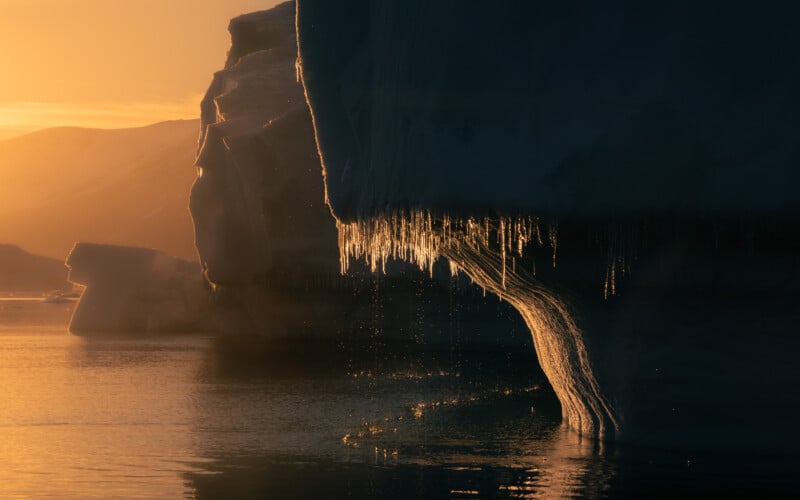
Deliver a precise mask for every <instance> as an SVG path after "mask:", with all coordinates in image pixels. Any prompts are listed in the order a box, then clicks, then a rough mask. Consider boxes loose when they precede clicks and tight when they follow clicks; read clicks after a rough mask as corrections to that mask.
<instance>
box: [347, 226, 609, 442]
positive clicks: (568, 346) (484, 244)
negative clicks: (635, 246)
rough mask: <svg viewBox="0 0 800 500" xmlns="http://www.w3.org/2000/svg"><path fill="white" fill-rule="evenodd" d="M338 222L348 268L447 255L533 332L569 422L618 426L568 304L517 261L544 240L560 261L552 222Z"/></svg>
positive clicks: (428, 263)
mask: <svg viewBox="0 0 800 500" xmlns="http://www.w3.org/2000/svg"><path fill="white" fill-rule="evenodd" d="M337 226H338V229H339V249H340V257H341V270H342V272H343V273H346V272H347V271H348V269H349V265H350V261H351V260H353V259H359V258H363V259H364V260H365V261H366V262H367V263H368V264H369V265H370V267H371V269H372V270H373V271H377V270H378V269H381V270H385V265H386V262H387V260H388V259H390V258H392V259H402V260H406V261H409V262H411V263H414V264H416V265H417V266H419V268H420V269H421V270H423V271H427V272H428V273H430V274H432V273H433V266H434V263H435V262H436V261H437V260H439V259H440V258H445V259H447V261H448V262H449V264H450V271H451V273H452V274H453V275H455V274H457V273H458V271H462V272H464V273H465V274H466V275H467V276H468V277H469V278H470V279H471V280H472V281H473V282H475V283H476V284H477V285H479V286H481V287H483V288H484V290H488V291H490V292H492V293H494V294H496V295H498V296H499V297H500V298H501V299H502V300H505V301H507V302H508V303H509V304H511V305H512V306H513V307H514V308H516V309H517V310H518V311H519V313H520V314H521V315H522V317H523V319H524V320H525V322H526V324H527V326H528V328H529V329H530V331H531V335H532V336H533V342H534V346H535V349H536V355H537V357H538V359H539V364H540V365H541V367H542V370H543V371H544V373H545V375H546V376H547V378H548V379H549V381H550V383H551V385H552V387H553V390H554V391H555V393H556V396H557V397H558V399H559V401H560V402H561V408H562V417H563V421H564V423H565V424H566V425H567V426H569V427H570V428H572V429H574V430H575V431H577V432H579V433H580V434H583V435H588V436H597V437H608V436H610V435H611V434H612V433H618V432H619V431H620V417H619V415H618V411H617V410H616V409H615V408H614V407H613V406H612V405H611V404H610V403H609V402H608V401H607V400H606V398H605V397H604V396H603V394H602V393H601V390H600V387H599V385H598V383H597V380H596V377H595V375H594V372H593V370H592V366H591V363H590V361H589V358H588V355H587V352H586V346H585V344H584V342H583V337H582V334H581V331H580V329H579V328H578V326H577V325H576V324H575V321H574V320H573V318H572V316H571V314H570V311H569V308H568V307H567V305H566V304H565V303H564V302H563V301H562V300H561V299H560V298H559V297H558V296H556V295H555V294H554V293H553V292H551V291H550V290H548V289H546V288H545V287H543V286H542V285H541V284H539V283H538V282H537V281H536V280H535V279H534V278H533V276H531V275H530V274H529V273H527V272H526V271H525V269H524V267H523V266H517V264H516V261H517V259H523V258H524V257H525V253H524V252H525V247H526V246H528V245H529V244H531V243H533V244H536V245H539V246H544V245H545V240H546V241H547V244H548V245H549V246H550V248H551V249H552V265H553V266H555V265H556V256H557V246H558V238H557V227H556V226H555V225H554V224H550V225H549V226H548V227H547V228H546V231H545V230H543V228H542V223H541V221H540V220H539V219H537V218H522V217H518V218H508V217H501V218H499V219H490V218H488V217H486V218H483V219H480V220H479V219H475V218H466V219H454V218H450V217H446V216H445V217H441V218H435V217H433V216H432V215H431V214H430V213H427V212H422V211H414V212H411V213H410V214H393V215H390V216H386V217H377V218H372V219H369V220H363V221H357V222H353V223H343V222H341V221H338V222H337ZM545 232H546V236H547V237H546V238H543V234H544V233H545ZM533 269H534V272H535V262H533ZM610 275H611V276H612V277H613V273H610ZM606 288H608V284H607V285H606ZM611 288H612V289H613V288H614V287H613V284H612V285H611Z"/></svg>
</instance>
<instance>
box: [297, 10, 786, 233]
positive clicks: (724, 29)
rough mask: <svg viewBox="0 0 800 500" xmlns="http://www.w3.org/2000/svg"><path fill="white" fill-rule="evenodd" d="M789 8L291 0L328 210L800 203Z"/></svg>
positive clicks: (709, 207)
mask: <svg viewBox="0 0 800 500" xmlns="http://www.w3.org/2000/svg"><path fill="white" fill-rule="evenodd" d="M798 24H800V8H798V7H797V6H794V5H790V4H780V5H779V6H773V7H766V6H764V7H759V8H754V7H753V6H752V4H749V3H745V2H702V3H698V2H691V1H688V0H679V1H675V2H657V3H652V2H648V3H647V4H646V5H645V4H641V5H640V4H637V3H631V2H624V1H611V2H600V3H598V2H583V1H575V0H572V1H567V2H558V3H557V4H547V3H541V2H507V1H502V2H499V3H493V4H486V3H483V2H427V1H423V0H411V1H405V0H403V1H384V0H375V1H372V0H346V1H343V2H327V1H324V0H300V1H299V2H298V30H299V31H298V33H299V48H300V57H301V67H302V77H303V81H304V83H305V87H306V91H307V94H308V99H309V103H310V105H311V108H312V112H313V115H314V117H315V123H316V130H317V138H318V142H319V146H320V151H321V153H322V157H323V160H324V165H325V169H326V174H327V182H328V194H329V197H330V201H331V205H332V207H333V210H334V212H335V214H336V215H337V216H338V217H340V218H343V219H347V220H351V219H354V218H359V217H363V216H365V215H371V214H373V213H375V212H384V213H385V212H387V211H391V210H396V209H409V208H410V209H427V210H434V211H440V212H446V213H450V214H453V212H454V211H460V212H466V213H469V214H475V213H480V212H482V211H484V210H485V209H486V208H490V209H493V210H498V211H501V212H505V213H508V212H517V211H523V212H528V213H531V212H533V213H536V214H539V215H542V216H561V215H565V214H572V215H587V214H590V215H595V216H596V215H598V214H600V213H614V214H621V213H631V212H642V211H646V212H650V211H652V212H659V213H663V212H672V213H675V212H683V213H690V214H694V213H698V212H713V213H741V212H746V211H750V212H752V211H758V212H774V211H786V210H790V211H792V212H796V211H797V209H798V208H800V197H798V196H796V192H797V190H798V188H800V177H798V173H797V172H798V169H797V168H796V166H797V165H798V164H800V148H798V141H797V137H798V136H800V120H798V116H800V96H798V93H797V91H796V89H797V88H800V64H798V62H797V56H796V52H797V50H798V48H800V32H799V31H798V30H797V29H796V27H797V26H798Z"/></svg>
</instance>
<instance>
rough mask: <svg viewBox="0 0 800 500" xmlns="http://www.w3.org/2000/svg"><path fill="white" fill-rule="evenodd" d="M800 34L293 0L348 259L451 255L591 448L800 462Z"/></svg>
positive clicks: (330, 195) (565, 13)
mask: <svg viewBox="0 0 800 500" xmlns="http://www.w3.org/2000/svg"><path fill="white" fill-rule="evenodd" d="M799 21H800V9H798V8H797V7H791V6H785V5H784V6H781V7H780V8H774V9H773V8H767V7H763V8H762V7H760V8H753V7H752V5H747V4H739V3H738V2H734V3H730V2H725V3H723V2H704V3H702V4H697V3H695V2H688V1H679V2H664V3H659V4H648V5H646V6H645V5H639V4H633V3H629V2H611V3H609V2H604V3H592V2H578V1H575V2H567V3H563V2H562V3H559V4H558V5H544V4H541V3H535V2H527V3H526V2H501V3H500V4H493V5H491V6H489V5H487V4H485V3H473V2H467V3H464V2H433V3H431V2H422V1H411V2H409V1H371V0H346V1H344V2H335V3H334V2H326V1H324V0H299V1H298V6H297V29H298V38H299V43H298V47H299V52H300V53H299V57H300V65H301V76H302V81H303V83H304V86H305V90H306V96H307V100H308V103H309V106H310V108H311V111H312V115H313V117H314V125H315V132H316V138H317V145H318V147H319V151H320V154H321V160H322V163H323V167H324V172H325V180H326V188H327V199H328V201H329V204H330V206H331V209H332V211H333V213H334V215H335V216H336V217H337V221H338V228H339V238H340V251H341V254H342V259H343V263H345V264H346V263H347V262H349V261H350V260H356V259H362V258H363V259H364V260H366V261H367V262H369V263H371V264H372V266H373V267H374V268H376V269H378V268H380V267H381V265H382V264H383V262H385V261H386V260H388V259H391V258H398V259H404V260H408V261H411V262H414V263H416V264H418V265H419V266H420V268H422V269H423V270H426V271H431V270H432V268H433V266H434V263H435V262H437V261H438V260H439V259H444V260H446V261H447V262H449V265H450V268H451V271H452V272H453V273H459V272H462V271H463V272H464V273H466V274H467V275H468V276H469V277H470V278H471V279H472V280H473V281H474V282H475V283H477V284H478V285H480V286H483V287H484V288H485V289H487V290H490V291H492V292H494V293H496V294H497V295H499V296H500V297H502V298H503V299H505V300H506V301H508V302H509V303H510V304H512V305H513V306H514V307H515V308H516V309H517V310H518V311H519V312H520V314H521V315H522V316H523V318H524V319H525V321H526V323H527V324H528V326H529V328H530V330H531V333H532V336H533V339H534V344H535V346H536V349H537V356H538V357H539V361H540V364H541V365H542V368H543V370H544V371H545V373H546V374H547V375H548V378H550V380H551V383H552V384H553V387H554V389H555V391H556V394H557V395H558V397H559V400H560V401H561V404H562V410H563V413H564V421H565V423H566V424H567V425H569V426H571V427H573V428H575V429H576V430H578V431H579V432H581V433H584V434H586V435H592V436H605V437H610V436H617V437H620V438H622V439H627V440H630V441H635V442H640V443H651V444H659V445H669V446H695V447H697V446H699V447H704V446H713V447H716V448H725V447H728V448H737V449H742V448H747V449H773V450H774V449H784V450H786V449H790V450H797V449H800V440H798V439H797V438H795V437H787V436H786V432H785V430H786V429H790V428H792V427H793V425H794V424H793V417H792V415H795V414H796V412H797V410H798V409H800V401H798V400H797V398H796V397H792V396H788V395H789V394H793V391H794V389H793V388H794V386H795V385H796V384H797V383H800V373H799V371H798V370H796V369H794V370H793V369H791V368H789V367H790V366H792V365H793V363H794V361H793V360H794V357H795V354H794V353H796V352H797V351H798V348H800V341H798V339H797V338H796V336H794V335H791V334H790V333H789V332H792V331H793V330H794V329H796V326H795V325H796V324H797V322H798V321H800V312H799V311H800V307H798V306H800V299H799V297H800V273H799V272H798V257H797V256H798V255H800V248H798V246H797V244H796V243H794V240H795V238H794V236H795V235H796V234H797V231H798V229H800V224H798V208H800V198H798V197H797V195H796V192H797V190H798V188H799V187H800V178H799V177H798V174H797V169H796V168H795V167H796V166H797V165H798V163H800V148H798V142H797V137H798V136H800V134H799V133H800V121H798V118H797V117H798V116H800V97H798V94H797V92H796V91H795V90H794V89H796V88H798V86H799V84H800V64H798V63H797V60H796V57H795V55H794V52H795V51H796V49H797V48H798V47H800V35H799V34H798V31H797V30H796V26H797V25H798V22H799ZM344 267H345V268H346V265H345V266H344ZM756 394H757V396H755V395H756ZM763 415H769V418H770V419H771V421H772V422H773V423H774V424H775V425H774V427H770V428H767V427H765V426H763V425H762V424H761V422H762V421H763V420H762V419H763Z"/></svg>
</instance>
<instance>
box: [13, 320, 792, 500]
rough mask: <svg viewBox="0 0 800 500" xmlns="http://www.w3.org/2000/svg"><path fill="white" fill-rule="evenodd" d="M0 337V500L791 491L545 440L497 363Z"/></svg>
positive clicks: (678, 460) (775, 482)
mask: <svg viewBox="0 0 800 500" xmlns="http://www.w3.org/2000/svg"><path fill="white" fill-rule="evenodd" d="M27 307H30V308H32V309H36V308H42V307H51V308H53V307H60V306H53V305H47V306H45V305H38V304H31V305H29V306H27ZM51 311H52V310H51ZM7 312H8V311H7V310H6V313H7ZM62 313H64V314H66V313H65V312H64V311H61V312H58V313H55V314H54V315H55V317H60V316H59V315H63V314H62ZM0 320H3V323H0V388H1V389H2V392H1V393H0V498H560V497H571V496H572V497H655V496H674V495H677V494H680V495H682V496H694V495H697V496H711V495H712V494H715V493H719V492H725V493H727V494H731V493H737V494H742V495H745V494H754V493H757V492H764V491H767V492H769V493H770V494H771V496H784V495H786V496H788V495H790V494H791V493H793V492H796V491H797V490H796V488H797V485H798V484H797V479H796V477H797V475H798V474H797V472H798V470H797V465H798V462H797V460H795V459H787V458H786V457H752V456H731V455H722V454H714V453H702V454H701V453H696V452H689V451H671V452H667V451H662V450H647V449H636V448H630V449H629V448H625V447H620V446H609V445H605V446H600V445H598V444H597V443H594V442H591V441H586V440H580V439H578V438H577V437H576V436H575V435H573V434H572V433H570V432H565V431H564V430H563V429H561V427H560V426H559V409H558V405H557V403H556V402H555V401H554V400H553V397H552V395H551V393H550V392H549V389H548V388H547V385H546V382H545V381H544V380H543V379H542V378H541V376H540V375H538V374H537V372H536V371H535V370H534V369H530V370H528V369H526V367H525V366H523V365H521V364H520V363H518V362H516V361H514V360H510V359H509V360H507V362H506V361H503V360H501V361H500V362H498V361H497V360H496V359H494V360H488V359H486V358H484V357H479V356H477V355H475V356H474V357H472V355H470V354H459V355H457V356H450V357H449V358H448V357H445V359H437V360H431V361H427V360H425V359H424V357H421V356H419V355H416V354H415V355H410V356H408V357H405V358H403V357H401V358H400V359H399V360H398V359H394V360H393V361H391V362H386V361H384V359H383V358H382V357H381V353H380V351H372V352H368V353H367V354H366V355H365V356H363V357H365V358H367V360H366V361H363V362H353V361H352V360H349V361H345V362H344V363H341V366H339V365H340V363H338V362H337V363H334V365H335V366H334V367H333V368H331V364H328V365H327V366H326V367H325V368H324V369H319V370H318V369H316V366H317V365H318V364H319V363H318V361H317V358H318V357H315V358H314V360H309V361H308V362H307V366H304V361H303V359H304V358H303V356H298V357H297V358H296V359H295V360H293V361H292V362H291V363H289V365H294V366H293V368H291V369H287V368H286V366H285V364H284V366H283V367H282V368H281V369H280V370H270V369H269V367H268V366H263V365H265V364H266V365H269V363H268V362H264V363H261V362H253V360H254V359H256V360H257V359H261V358H259V356H261V357H264V356H266V359H267V360H268V359H269V353H267V352H261V353H260V354H258V355H256V356H254V354H253V352H254V351H259V350H261V351H264V347H263V346H259V345H248V343H247V342H240V341H237V342H233V343H226V342H220V341H214V340H213V339H211V338H208V337H200V336H180V337H161V338H139V339H131V338H128V339H119V338H118V339H104V340H103V339H84V338H79V337H75V336H71V335H69V334H68V333H66V331H65V328H64V327H63V326H58V325H56V326H53V325H47V324H30V323H26V322H25V321H22V320H21V319H20V318H19V317H18V316H15V317H11V316H9V315H8V314H5V315H3V314H0ZM276 359H277V358H276Z"/></svg>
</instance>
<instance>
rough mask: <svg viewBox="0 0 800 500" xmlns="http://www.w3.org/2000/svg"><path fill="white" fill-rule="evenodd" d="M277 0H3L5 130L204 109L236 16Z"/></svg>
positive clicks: (126, 122) (0, 115) (190, 114)
mask: <svg viewBox="0 0 800 500" xmlns="http://www.w3.org/2000/svg"><path fill="white" fill-rule="evenodd" d="M277 3H280V2H279V1H278V0H0V66H1V67H2V68H3V70H2V75H3V76H2V77H1V78H0V138H3V137H8V136H10V135H14V134H16V133H20V132H27V131H30V130H34V129H37V128H44V127H51V126H60V125H75V126H82V127H98V128H116V127H128V126H138V125H145V124H149V123H153V122H157V121H163V120H169V119H176V118H197V117H198V116H199V110H198V105H199V100H200V97H201V96H202V95H203V93H205V89H206V87H207V86H208V83H209V82H210V81H211V76H212V74H213V72H214V71H216V70H218V69H220V68H221V67H222V65H223V63H224V60H225V53H226V51H227V49H228V46H229V44H230V39H229V36H228V32H227V27H228V21H229V20H230V18H231V17H234V16H236V15H239V14H241V13H245V12H252V11H256V10H262V9H267V8H269V7H271V6H273V5H276V4H277Z"/></svg>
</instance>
